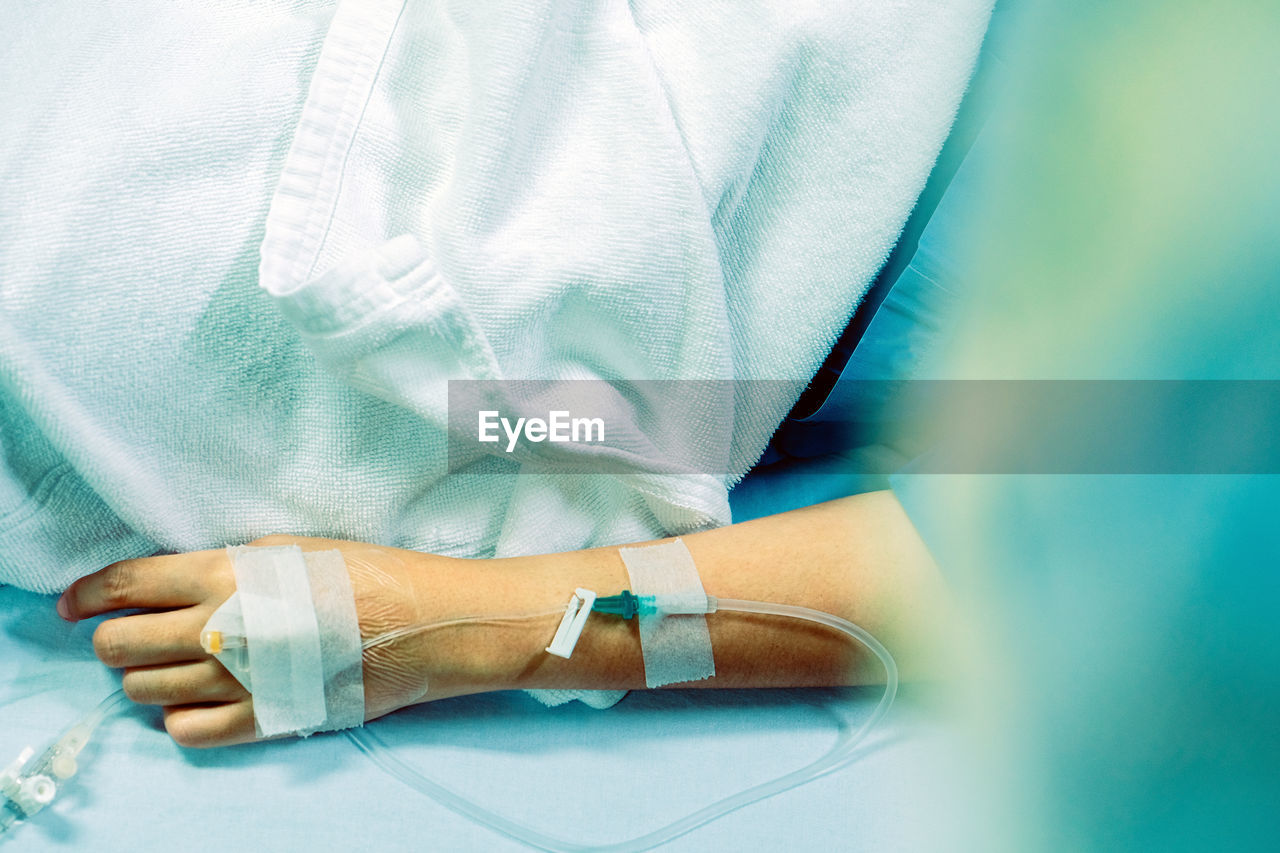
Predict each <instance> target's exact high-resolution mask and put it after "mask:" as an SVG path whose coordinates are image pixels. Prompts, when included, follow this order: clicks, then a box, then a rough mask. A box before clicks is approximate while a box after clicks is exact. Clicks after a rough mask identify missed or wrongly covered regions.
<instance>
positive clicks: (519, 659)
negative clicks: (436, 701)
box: [427, 492, 945, 698]
mask: <svg viewBox="0 0 1280 853" xmlns="http://www.w3.org/2000/svg"><path fill="white" fill-rule="evenodd" d="M682 539H683V541H684V542H685V544H686V545H687V546H688V548H689V551H690V553H691V554H692V555H693V558H694V561H695V563H696V565H697V567H698V572H699V575H700V576H701V579H702V583H703V586H704V588H705V589H706V591H707V593H708V595H711V596H714V597H717V598H741V599H755V600H759V601H770V602H778V603H784V604H796V605H801V606H804V607H810V608H813V609H817V610H822V611H826V612H828V613H833V614H835V615H837V616H841V617H843V618H845V619H848V620H850V621H853V622H855V623H857V624H859V625H861V626H862V627H864V628H866V629H867V630H869V631H870V632H871V633H872V634H874V635H876V636H877V637H878V638H879V639H880V640H881V641H882V642H884V643H885V644H886V645H887V646H888V648H889V649H890V651H891V652H892V653H893V654H894V656H895V658H896V659H897V661H898V664H899V667H900V668H901V670H902V672H903V676H904V677H905V678H920V677H929V676H932V675H936V674H937V671H938V669H939V664H938V661H937V659H936V658H937V652H938V650H939V649H940V648H941V643H940V642H939V638H938V635H939V633H940V631H941V627H940V626H941V625H942V624H943V623H944V621H945V619H944V611H945V607H944V604H943V602H944V598H945V596H944V592H943V585H942V582H941V580H940V578H939V576H938V573H937V569H936V567H935V566H934V564H933V561H932V559H931V558H930V557H929V554H928V552H927V550H926V549H925V547H924V545H923V543H922V542H921V541H920V538H919V536H918V535H917V534H916V532H915V529H914V528H913V527H912V526H911V523H910V521H909V520H908V519H907V517H906V515H905V514H904V513H903V511H902V508H901V507H900V506H899V504H898V503H897V501H896V499H895V498H894V497H893V495H892V494H891V493H889V492H876V493H871V494H867V495H859V496H855V497H850V498H845V499H842V500H838V501H832V502H830V503H826V504H819V505H817V506H813V507H808V508H806V509H803V510H797V511H794V512H789V513H784V514H781V515H776V516H771V517H769V518H763V519H758V520H755V521H750V522H746V523H743V524H737V525H733V526H731V527H725V528H720V529H717V530H711V531H706V532H702V533H696V534H691V535H688V536H684V537H682ZM467 574H469V575H471V576H472V577H473V578H474V586H473V590H475V591H476V593H479V594H475V595H473V596H472V597H473V600H472V601H471V602H470V603H469V604H467V603H460V604H458V605H456V606H458V607H459V609H460V610H465V609H467V607H468V606H470V607H471V608H473V612H476V613H484V614H492V615H503V614H519V613H529V612H537V611H542V610H548V609H553V608H556V607H563V606H564V604H565V603H566V602H567V600H568V598H569V596H570V594H571V593H572V592H573V590H574V588H576V587H585V588H587V589H591V590H594V591H595V592H597V593H598V594H601V595H608V594H612V593H616V592H618V591H620V590H623V589H626V588H629V587H630V582H629V579H628V575H627V570H626V567H625V565H624V564H623V562H622V559H621V557H620V556H619V554H618V549H617V548H616V547H608V548H596V549H591V550H584V551H575V552H569V553H563V554H549V555H539V556H533V557H518V558H510V559H504V560H489V561H483V562H482V564H476V565H473V566H471V567H470V569H468V570H467ZM465 598H466V596H464V601H465ZM557 621H558V618H557V617H556V616H547V617H546V618H545V619H538V620H531V621H527V622H523V623H511V624H509V625H503V626H499V627H493V626H481V625H475V626H467V627H463V628H458V629H452V630H451V632H450V634H451V636H443V635H442V636H440V637H438V638H437V639H438V640H439V641H442V642H443V643H445V644H446V645H447V646H448V647H452V648H454V649H456V650H457V651H458V653H459V655H460V656H461V657H462V658H465V659H466V660H467V661H468V663H467V665H466V667H464V669H465V671H464V672H458V673H455V674H453V675H452V676H451V677H446V678H445V679H444V680H443V682H441V683H439V684H438V688H439V689H437V690H432V691H429V695H428V697H427V698H439V697H441V696H442V695H454V694H456V693H463V692H473V691H474V690H482V689H500V688H594V689H613V688H642V687H644V686H645V679H644V665H643V658H642V654H641V648H640V637H639V629H638V625H637V623H636V622H635V620H631V621H625V620H622V619H619V618H617V617H611V616H606V615H600V614H593V615H592V616H591V618H590V620H589V621H588V623H587V627H586V630H585V631H584V633H583V635H582V638H581V639H580V640H579V642H578V645H577V647H576V649H575V650H574V653H573V657H572V658H571V659H570V660H564V659H561V658H558V657H554V656H552V655H549V654H547V653H546V652H545V651H544V649H545V647H546V645H547V643H548V642H549V640H550V637H551V633H552V632H553V631H554V629H555V625H556V623H557ZM707 624H708V628H709V630H710V633H711V641H712V646H713V649H714V654H715V663H716V676H715V677H714V678H712V679H707V680H705V681H699V682H692V683H690V684H688V685H683V686H699V687H701V686H706V687H782V686H817V685H840V684H860V683H869V682H875V681H878V680H880V679H882V678H883V676H884V672H883V669H882V668H881V666H880V664H879V662H878V661H876V659H875V658H874V656H872V655H871V654H870V653H869V652H867V651H866V650H865V649H863V648H861V647H859V646H857V645H856V644H855V643H853V642H851V641H850V640H849V639H848V638H847V637H845V636H843V635H841V634H838V633H836V632H834V631H831V630H829V629H825V628H822V627H820V626H816V625H812V624H810V623H806V622H802V621H800V620H796V619H789V618H784V617H773V616H758V615H749V614H741V613H732V612H719V613H715V614H711V615H709V616H708V617H707ZM456 659H457V658H455V660H456Z"/></svg>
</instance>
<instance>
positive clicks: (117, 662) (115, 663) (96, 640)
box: [93, 621, 126, 668]
mask: <svg viewBox="0 0 1280 853" xmlns="http://www.w3.org/2000/svg"><path fill="white" fill-rule="evenodd" d="M125 649H126V646H125V643H124V638H123V637H122V636H121V635H120V629H119V626H117V625H116V624H115V622H114V621H111V622H103V623H102V624H101V625H99V626H98V627H97V628H96V629H95V630H94V632H93V652H94V654H96V655H97V656H98V660H100V661H102V662H103V663H105V664H106V665H107V666H109V667H112V668H118V667H122V666H124V664H125Z"/></svg>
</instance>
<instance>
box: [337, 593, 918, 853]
mask: <svg viewBox="0 0 1280 853" xmlns="http://www.w3.org/2000/svg"><path fill="white" fill-rule="evenodd" d="M708 604H709V607H708V610H707V612H708V613H714V612H716V611H718V610H724V611H734V612H738V613H762V614H767V615H771V616H788V617H791V618H794V619H803V620H805V621H808V622H816V623H818V624H819V625H825V626H827V627H829V628H833V629H835V630H837V631H840V632H842V633H844V634H845V635H847V636H849V637H851V638H853V639H854V640H857V641H858V642H859V643H861V644H862V645H864V646H866V647H867V648H868V649H869V650H870V651H871V652H872V653H873V654H874V655H875V656H876V657H877V658H879V659H880V663H881V664H882V665H883V666H884V670H885V689H884V695H883V696H882V697H881V698H880V701H879V703H877V704H876V707H875V709H874V710H872V712H871V715H870V716H869V717H867V719H866V720H864V721H863V723H862V725H860V726H859V727H858V728H857V729H856V730H855V731H853V732H852V733H851V734H850V733H844V734H842V735H841V737H840V738H839V739H838V740H837V741H836V744H835V745H834V746H833V747H832V748H831V749H830V750H829V751H828V752H827V754H826V755H824V756H822V757H821V758H818V759H817V760H815V761H813V762H811V763H809V764H808V765H806V766H804V767H801V768H800V769H798V770H794V771H792V772H790V773H787V774H786V775H784V776H780V777H778V778H777V779H774V780H772V781H769V782H765V783H762V784H760V785H755V786H753V787H751V788H747V789H746V790H744V791H740V792H739V793H737V794H733V795H731V796H728V797H725V798H724V799H722V800H719V801H718V802H715V803H712V804H711V805H709V806H707V807H705V808H703V809H699V810H698V811H695V812H693V813H691V814H689V815H686V816H685V817H683V818H681V819H679V820H677V821H675V822H673V823H670V824H668V825H666V826H664V827H661V828H659V829H656V830H654V831H652V832H649V833H646V834H644V835H640V836H637V837H636V838H632V839H629V840H626V841H620V842H615V843H610V844H601V845H592V844H579V843H574V842H569V841H565V840H563V839H560V838H556V837H554V836H551V835H547V834H546V833H543V832H539V831H538V830H535V829H532V828H530V827H527V826H523V825H521V824H518V823H516V822H514V821H511V820H508V819H507V818H504V817H503V816H501V815H499V814H497V813H495V812H492V811H490V810H489V809H486V808H484V807H483V806H481V805H479V804H477V803H473V802H472V801H470V800H468V799H466V798H465V797H462V796H459V795H458V794H455V793H454V792H453V791H450V790H449V789H448V788H445V787H444V786H442V785H439V784H437V783H435V782H432V781H431V780H430V779H427V778H426V777H424V776H423V775H422V774H421V773H419V772H418V771H416V770H414V769H413V768H412V767H409V766H408V765H407V764H405V763H404V762H403V761H401V760H400V759H399V758H398V757H396V756H395V755H394V754H393V753H392V751H391V750H390V748H389V747H388V746H387V745H386V743H385V742H384V741H383V740H382V739H381V738H379V737H378V736H377V735H376V734H374V733H373V732H372V731H370V730H369V729H367V728H361V729H349V730H347V732H346V735H347V737H348V738H349V739H350V740H351V742H352V743H354V744H355V746H356V747H357V748H358V749H359V750H360V751H361V752H363V753H364V754H365V755H366V756H368V758H369V759H370V760H371V761H373V763H374V764H376V765H377V766H378V767H379V768H381V769H382V770H383V771H384V772H385V773H387V774H388V775H390V776H393V777H395V778H396V779H399V780H400V781H401V782H403V783H404V784H406V785H408V786H409V787H410V788H413V789H414V790H416V791H418V792H420V793H422V794H425V795H427V796H429V797H431V798H432V799H434V800H436V801H437V802H438V803H440V804H441V805H442V806H444V807H445V808H448V809H450V810H451V811H454V812H456V813H458V814H460V815H462V816H463V817H466V818H469V819H471V820H473V821H475V822H476V823H479V824H481V825H483V826H487V827H489V828H490V829H492V830H494V831H496V832H499V833H501V834H503V835H506V836H507V837H509V838H512V839H515V840H516V841H520V842H522V843H524V844H527V845H529V846H531V847H536V848H539V849H542V850H549V851H553V853H640V851H644V850H650V849H652V848H654V847H657V846H658V845H659V844H665V843H667V842H668V841H671V840H673V839H676V838H679V837H680V836H682V835H684V834H686V833H688V832H692V831H693V830H695V829H697V828H698V827H700V826H704V825H706V824H708V823H710V822H711V821H713V820H716V819H717V818H720V817H723V816H724V815H726V814H728V813H730V812H732V811H736V810H737V809H740V808H742V807H743V806H747V805H750V804H751V803H755V802H758V801H760V800H763V799H765V798H767V797H772V796H773V795H775V794H780V793H782V792H783V791H788V790H790V789H792V788H795V787H798V786H800V785H803V784H805V783H807V782H811V781H813V780H814V779H817V778H818V777H820V776H825V775H826V774H828V773H832V772H834V771H836V770H839V769H841V768H842V767H844V766H846V765H847V764H849V762H851V761H852V760H853V759H854V757H855V753H854V750H855V749H856V748H857V747H858V745H859V744H861V743H862V741H863V740H864V739H865V738H866V736H867V734H868V733H870V731H871V730H872V729H873V728H874V727H875V726H876V724H877V723H879V722H880V720H882V719H883V718H884V716H885V714H887V713H888V712H889V707H890V706H891V705H892V704H893V699H894V696H896V695H897V692H898V667H897V664H895V663H894V660H893V656H892V655H890V654H889V650H888V649H886V648H885V647H884V645H883V644H881V643H880V641H879V640H877V639H876V638H875V637H873V636H872V635H871V634H870V633H868V632H867V631H866V630H865V629H863V628H861V627H859V626H857V625H855V624H853V623H852V622H849V621H848V620H845V619H841V618H840V617H838V616H833V615H832V614H830V613H823V612H822V611H820V610H811V609H809V608H807V607H797V606H794V605H788V604H772V603H769V602H763V601H745V600H741V599H732V598H721V599H715V598H711V597H710V596H708ZM542 615H546V614H542V613H539V614H529V615H528V616H526V617H512V619H515V618H534V617H536V616H542ZM453 621H454V622H458V623H462V622H472V621H478V620H475V619H458V620H453ZM484 621H510V620H502V619H497V620H484ZM449 624H452V622H451V623H449ZM426 627H438V626H426ZM415 630H421V629H410V630H407V631H403V632H393V634H395V635H396V636H402V635H403V634H407V633H413V632H414V631H415ZM390 636H391V635H385V636H383V637H377V638H374V639H372V640H369V641H366V643H365V648H368V647H369V646H371V645H374V644H377V643H379V642H386V641H387V640H388V639H390Z"/></svg>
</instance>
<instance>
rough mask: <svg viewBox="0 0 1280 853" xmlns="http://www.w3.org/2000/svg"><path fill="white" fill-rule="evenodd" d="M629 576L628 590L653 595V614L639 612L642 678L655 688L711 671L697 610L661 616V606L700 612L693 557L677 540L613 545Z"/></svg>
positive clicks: (702, 595)
mask: <svg viewBox="0 0 1280 853" xmlns="http://www.w3.org/2000/svg"><path fill="white" fill-rule="evenodd" d="M618 553H619V554H620V555H621V556H622V562H623V563H625V564H626V566H627V574H628V575H629V576H630V578H631V590H632V592H634V593H636V595H640V596H649V595H652V596H654V599H655V601H654V603H655V604H656V605H657V607H658V611H659V612H658V613H641V614H640V615H639V617H638V618H639V620H640V649H641V652H642V653H643V655H644V682H645V685H646V686H647V687H661V686H663V685H664V684H675V683H676V682H680V681H701V680H702V679H704V678H710V677H711V676H713V675H715V674H716V664H715V659H714V658H713V656H712V654H711V632H710V631H708V630H707V617H706V616H704V615H702V613H684V614H663V613H662V612H661V611H663V610H664V609H671V610H695V611H696V610H701V611H702V612H703V613H705V612H706V607H707V593H706V592H705V591H704V590H703V589H702V580H701V579H700V578H699V577H698V569H697V567H696V566H695V565H694V563H693V555H692V554H690V553H689V549H688V548H686V547H685V545H684V543H683V542H681V541H680V540H679V539H676V540H675V541H673V542H664V543H662V544H660V545H646V546H643V547H640V548H619V549H618Z"/></svg>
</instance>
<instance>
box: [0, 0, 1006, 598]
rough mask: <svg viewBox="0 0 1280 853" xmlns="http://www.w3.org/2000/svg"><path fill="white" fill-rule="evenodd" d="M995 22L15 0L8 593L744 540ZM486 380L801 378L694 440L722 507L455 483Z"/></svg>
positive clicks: (736, 7)
mask: <svg viewBox="0 0 1280 853" xmlns="http://www.w3.org/2000/svg"><path fill="white" fill-rule="evenodd" d="M989 5H990V4H989V2H987V0H935V1H934V2H884V0H865V2H842V3H818V2H812V3H810V2H794V0H792V1H790V2H781V0H777V2H742V0H733V2H727V0H726V2H704V3H685V2H655V0H636V2H632V3H627V2H621V0H604V2H601V0H519V2H508V3H501V4H487V3H473V2H452V3H450V2H438V0H407V2H406V0H350V1H349V2H342V3H339V4H338V6H337V8H336V11H335V12H334V13H333V15H332V19H331V20H330V21H328V25H327V29H326V27H325V24H326V15H327V13H328V9H329V7H328V6H327V5H326V4H307V3H299V2H283V0H282V2H277V3H268V4H263V3H260V2H250V0H241V2H233V0H218V2H208V3H196V4H172V3H168V2H162V0H138V2H136V3H131V4H126V5H124V6H121V5H120V4H112V3H81V2H71V0H50V2H45V3H31V4H22V3H17V4H9V5H6V7H5V9H4V10H3V11H2V12H0V28H3V30H4V31H5V32H7V33H10V34H13V35H14V37H13V38H8V39H5V40H4V41H5V42H6V43H4V44H0V78H2V79H5V80H6V81H8V82H7V83H6V89H5V92H4V94H3V95H2V96H0V97H2V98H3V101H0V449H3V452H4V459H5V465H4V466H3V467H0V583H12V584H16V585H19V586H23V587H26V588H31V589H37V590H44V591H53V590H57V589H60V588H62V587H64V586H65V585H66V584H67V583H69V582H70V581H71V580H72V579H74V578H75V577H77V576H79V575H82V574H85V573H86V572H89V571H93V570H96V569H98V568H100V567H101V566H102V565H105V564H106V563H108V562H111V561H112V560H116V559H120V558H124V557H129V556H139V555H143V554H149V553H153V552H155V551H157V550H165V551H186V550H194V549H203V548H212V547H218V546H220V545H224V544H228V543H237V542H244V541H247V540H249V539H252V538H254V537H256V536H260V535H264V534H268V533H281V532H283V533H295V534H310V535H327V536H334V537H343V538H350V539H356V540H365V541H373V542H380V543H385V544H393V545H398V546H401V547H408V548H415V549H420V550H427V551H435V552H440V553H446V554H454V555H470V556H488V555H494V554H497V555H510V554H517V553H531V552H546V551H554V550H561V549H570V548H578V547H584V546H590V545H595V544H602V543H621V542H628V541H636V540H641V539H645V538H650V537H655V536H660V535H664V534H669V533H681V532H686V531H689V530H693V529H696V528H699V527H705V526H709V525H715V524H720V523H724V522H726V521H727V520H728V508H727V501H726V497H725V495H726V489H727V487H728V486H729V485H731V484H732V482H734V481H735V480H736V479H737V478H738V477H740V476H742V475H743V474H744V473H745V472H746V471H747V469H748V468H749V467H750V465H751V464H752V463H753V462H754V460H755V459H756V458H758V456H759V454H760V452H761V451H762V450H763V448H764V446H765V444H766V442H767V440H768V437H769V435H770V433H771V432H772V430H773V429H774V428H775V427H776V425H777V424H778V422H779V421H780V420H781V419H782V417H783V416H784V415H785V413H786V411H787V410H788V408H789V407H790V405H791V404H792V403H793V402H794V398H795V395H796V394H797V393H798V391H799V387H800V385H801V384H803V382H804V381H805V380H807V379H808V378H809V377H810V376H812V375H813V373H814V372H815V371H816V369H817V367H818V366H819V364H820V363H821V361H822V359H823V357H824V356H825V355H826V353H827V351H828V349H829V348H830V346H831V344H832V343H833V341H834V340H835V338H836V336H837V334H838V333H839V331H840V330H841V329H842V328H843V326H844V325H845V323H846V321H847V319H848V317H849V315H850V313H851V312H852V310H853V308H854V307H855V305H856V304H857V301H858V299H859V298H860V297H861V295H862V293H863V292H864V290H865V288H866V286H867V284H868V283H869V282H870V280H871V279H872V277H873V276H874V274H875V272H876V271H877V269H878V267H879V266H880V264H881V263H882V261H883V259H884V257H885V256H886V255H887V253H888V251H889V249H890V248H891V247H892V244H893V242H894V240H895V238H896V236H897V233H898V230H899V229H900V227H901V224H902V223H903V221H904V220H905V218H906V216H907V214H908V212H909V211H910V208H911V206H912V204H913V202H914V200H915V198H916V196H917V194H918V193H919V191H920V189H921V187H922V186H923V184H924V180H925V178H926V177H927V174H928V171H929V168H930V166H931V164H932V162H933V159H934V157H935V156H936V154H937V151H938V150H939V148H940V147H941V144H942V141H943V139H944V137H945V135H946V132H947V130H948V128H949V125H950V121H951V118H952V116H953V114H954V111H955V108H956V106H957V104H958V102H959V100H960V97H961V95H962V93H963V91H964V88H965V84H966V82H967V79H968V75H969V72H970V69H971V66H972V64H973V61H974V59H975V57H976V54H977V50H978V47H979V44H980V41H981V38H982V33H983V31H984V28H985V24H986V19H987V14H988V11H989V8H988V7H989ZM273 190H274V195H273ZM264 235H265V241H264ZM260 242H261V253H260V255H259V251H258V248H259V243H260ZM259 261H260V265H261V266H260V274H259V271H258V265H259ZM465 378H520V379H523V378H608V379H617V378H624V379H689V378H699V379H706V378H713V379H731V378H732V379H787V380H798V383H794V382H793V383H792V384H791V385H790V386H789V387H790V388H791V389H792V390H791V391H790V392H788V393H779V392H777V390H776V389H777V388H778V387H779V386H776V385H760V386H755V385H745V386H742V387H743V389H744V390H743V391H741V392H740V393H739V395H738V397H737V398H736V399H734V400H732V401H731V405H730V406H729V407H728V408H726V407H725V405H722V402H723V401H719V402H717V401H712V403H711V404H709V405H707V406H706V407H705V409H706V411H705V412H701V413H699V414H696V415H691V416H690V420H689V430H690V432H689V433H688V434H687V435H686V436H684V437H683V439H682V440H685V441H689V442H692V443H694V444H704V445H707V446H716V447H722V448H724V453H725V456H726V458H725V464H724V467H723V472H722V474H721V475H719V476H711V475H706V476H700V477H699V476H690V477H680V478H673V477H665V476H660V475H652V474H648V473H646V472H644V471H643V470H637V471H636V472H635V473H634V474H633V475H628V476H625V477H600V476H597V477H589V476H585V475H584V476H571V477H561V476H545V475H541V474H532V473H526V474H524V475H522V476H512V475H513V474H514V473H516V471H517V470H518V468H517V466H516V465H515V464H514V463H512V462H510V461H509V460H506V459H503V458H501V454H495V455H493V456H491V457H489V458H487V459H483V460H480V461H478V462H477V463H476V466H475V471H473V472H471V474H470V475H459V474H449V473H448V472H447V471H446V468H445V462H444V457H445V448H446V444H445V441H446V438H445V436H446V431H445V426H444V425H445V414H446V413H445V392H444V387H445V382H446V380H448V379H465ZM655 441H658V439H655ZM659 443H660V442H659ZM477 471H478V472H480V474H476V472H477Z"/></svg>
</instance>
